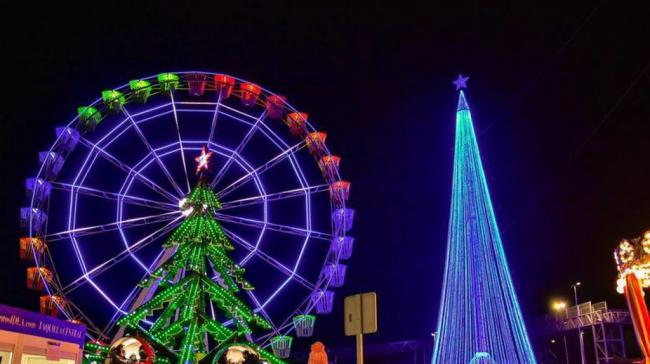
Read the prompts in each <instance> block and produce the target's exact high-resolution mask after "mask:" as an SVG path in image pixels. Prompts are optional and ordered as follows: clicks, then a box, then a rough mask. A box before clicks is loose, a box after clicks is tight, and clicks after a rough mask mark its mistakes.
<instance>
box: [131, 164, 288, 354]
mask: <svg viewBox="0 0 650 364" xmlns="http://www.w3.org/2000/svg"><path fill="white" fill-rule="evenodd" d="M204 168H206V169H207V163H206V164H205V167H204ZM200 170H201V168H199V172H200ZM220 207H221V204H220V203H219V200H218V199H217V196H216V194H215V193H214V191H213V190H212V189H211V188H210V186H209V184H208V183H207V182H206V178H205V177H204V176H201V178H200V182H199V183H198V185H197V186H196V187H195V188H194V189H193V190H192V191H191V193H190V194H189V196H188V197H187V198H186V199H185V200H184V201H183V203H182V206H181V209H182V211H184V213H185V214H186V216H187V217H186V218H185V220H184V221H183V223H182V224H181V225H180V226H179V227H178V228H177V229H176V230H175V231H174V232H173V233H172V234H171V236H170V237H169V238H168V239H167V240H166V242H165V243H164V246H166V247H170V248H173V247H175V248H176V251H175V253H174V254H173V255H172V256H171V257H170V259H169V260H168V261H167V262H165V263H164V264H162V265H161V266H160V267H158V268H157V269H156V270H155V271H154V272H152V274H151V275H150V276H149V277H147V278H145V279H144V280H143V281H142V282H140V287H143V288H145V287H152V286H153V285H154V284H157V286H156V288H155V289H156V293H155V294H154V295H153V297H151V299H149V300H148V301H147V302H145V303H144V304H142V305H140V306H139V307H137V308H136V309H135V310H133V311H132V312H130V313H129V314H127V315H125V316H124V317H122V318H121V319H120V320H119V321H118V325H120V326H126V327H127V328H128V329H130V330H132V331H135V332H137V333H139V334H141V335H143V336H145V337H146V338H147V339H149V340H151V341H152V342H154V343H156V344H158V345H162V346H164V347H166V348H168V349H169V350H170V352H174V353H176V354H177V356H178V357H177V360H176V362H178V363H182V364H185V363H191V362H193V361H195V360H196V358H197V357H202V356H204V355H205V354H207V353H208V351H209V350H213V351H215V352H216V351H217V350H219V349H220V348H222V347H224V346H225V345H228V344H230V343H242V342H243V343H245V344H246V345H249V346H251V347H255V348H256V349H257V350H259V352H260V355H261V356H262V357H263V358H265V359H266V360H268V361H269V362H271V363H273V364H281V363H283V361H282V360H280V359H278V358H276V357H274V356H273V355H272V354H270V353H269V352H267V351H264V350H261V349H260V348H259V347H256V346H255V345H254V344H253V343H250V342H248V340H247V339H246V337H247V336H248V335H249V334H251V333H252V332H253V329H255V328H257V329H262V330H269V329H271V328H272V327H271V324H270V323H269V322H268V321H267V320H265V319H264V318H263V317H261V316H258V315H257V314H256V313H254V312H253V310H252V309H251V308H250V307H249V306H248V305H247V304H246V303H244V302H243V301H242V300H241V299H239V298H238V296H237V294H238V293H241V291H242V290H244V291H246V290H252V289H254V288H253V286H252V285H251V284H250V283H249V282H248V281H247V280H246V279H245V278H244V273H245V270H244V269H243V268H242V267H240V266H239V265H238V264H237V263H235V262H234V261H232V259H231V258H230V257H229V255H228V253H229V252H231V251H232V250H234V247H233V245H232V244H231V242H230V241H229V240H228V238H227V237H226V235H225V234H224V232H223V229H222V228H221V226H220V225H219V223H218V222H217V221H216V219H215V218H214V216H215V213H216V212H217V210H218V209H219V208H220ZM210 303H212V304H213V305H214V307H215V308H218V310H219V311H220V313H221V315H222V316H221V319H228V320H231V321H232V325H230V326H228V327H227V326H225V325H223V324H222V323H221V322H220V321H217V320H215V319H214V318H213V317H212V316H211V315H209V314H208V313H207V308H208V307H209V305H210ZM145 319H152V320H153V324H152V325H151V326H149V328H148V329H145V328H144V327H143V325H141V322H142V321H143V320H145ZM208 338H210V339H211V341H212V342H213V343H214V345H210V348H209V347H208ZM172 361H174V360H172Z"/></svg>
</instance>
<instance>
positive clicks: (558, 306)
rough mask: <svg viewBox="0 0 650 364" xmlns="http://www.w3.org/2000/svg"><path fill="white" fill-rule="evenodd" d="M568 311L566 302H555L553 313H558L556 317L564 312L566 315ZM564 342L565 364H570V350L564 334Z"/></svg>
mask: <svg viewBox="0 0 650 364" xmlns="http://www.w3.org/2000/svg"><path fill="white" fill-rule="evenodd" d="M566 309H567V304H566V302H565V301H555V302H553V311H555V312H556V315H558V317H559V315H560V314H561V313H562V312H565V313H566ZM562 341H563V342H564V360H565V362H566V363H565V364H569V348H568V347H567V344H566V334H565V333H564V332H563V333H562Z"/></svg>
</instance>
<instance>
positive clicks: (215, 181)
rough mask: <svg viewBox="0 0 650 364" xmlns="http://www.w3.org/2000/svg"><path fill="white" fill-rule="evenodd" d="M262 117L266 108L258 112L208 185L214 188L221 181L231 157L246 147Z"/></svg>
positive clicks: (228, 166) (230, 163)
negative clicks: (255, 118) (253, 121)
mask: <svg viewBox="0 0 650 364" xmlns="http://www.w3.org/2000/svg"><path fill="white" fill-rule="evenodd" d="M264 119H266V110H264V111H263V112H262V114H260V116H259V117H258V118H257V120H255V123H254V124H253V126H251V128H250V129H249V130H248V132H247V133H246V135H244V138H243V139H242V140H241V141H240V142H239V145H238V146H237V148H236V149H235V150H234V151H233V152H232V154H231V155H230V158H228V160H227V161H226V163H224V164H223V165H222V166H221V169H219V172H217V174H216V175H215V176H214V178H213V179H212V182H210V186H211V187H212V188H214V187H215V186H216V185H217V184H218V183H219V181H221V178H223V176H224V175H225V174H226V172H227V171H228V168H230V165H232V162H233V159H234V158H235V156H236V155H239V154H241V152H242V150H244V148H245V147H246V145H247V144H248V142H249V141H250V140H251V138H252V137H253V135H255V131H256V130H257V127H258V126H259V125H260V124H261V123H263V122H264Z"/></svg>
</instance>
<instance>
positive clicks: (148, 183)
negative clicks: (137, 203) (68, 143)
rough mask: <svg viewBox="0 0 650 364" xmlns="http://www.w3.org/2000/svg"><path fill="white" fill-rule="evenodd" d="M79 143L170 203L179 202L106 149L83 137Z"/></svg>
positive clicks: (172, 195)
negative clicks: (95, 151) (132, 176)
mask: <svg viewBox="0 0 650 364" xmlns="http://www.w3.org/2000/svg"><path fill="white" fill-rule="evenodd" d="M79 142H80V143H81V144H82V145H85V146H86V147H88V148H89V149H91V150H97V151H99V152H100V154H99V155H101V156H102V158H104V159H105V160H107V161H108V162H110V163H111V164H113V165H114V166H116V167H117V168H119V169H121V170H122V171H124V172H126V173H128V174H132V175H134V177H135V178H136V179H137V180H138V181H140V182H141V183H142V184H144V185H145V186H147V187H149V188H151V189H152V190H153V191H155V192H157V193H158V194H160V195H161V196H163V197H165V198H166V199H168V200H169V201H172V202H177V201H178V197H176V196H174V194H172V193H170V192H169V191H167V190H166V189H164V188H162V187H160V186H159V185H158V184H156V183H155V182H153V181H152V180H150V179H149V178H147V177H145V176H144V175H142V174H140V172H138V171H136V170H134V169H133V168H131V167H129V166H128V165H126V164H124V163H122V162H121V161H120V160H119V159H117V158H116V157H115V156H113V155H112V154H110V153H108V152H107V151H106V150H105V149H104V148H102V147H100V146H98V145H97V144H95V143H93V142H91V141H90V140H88V139H86V138H84V137H83V136H82V137H80V138H79Z"/></svg>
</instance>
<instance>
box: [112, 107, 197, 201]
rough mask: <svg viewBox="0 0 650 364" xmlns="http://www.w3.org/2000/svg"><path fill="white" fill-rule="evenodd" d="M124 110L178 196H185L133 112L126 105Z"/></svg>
mask: <svg viewBox="0 0 650 364" xmlns="http://www.w3.org/2000/svg"><path fill="white" fill-rule="evenodd" d="M172 107H173V105H172ZM122 112H123V113H124V115H126V117H127V118H128V119H129V120H130V121H131V125H132V126H133V129H135V131H136V133H137V134H138V136H139V137H140V140H142V143H143V144H144V145H145V146H146V147H147V149H148V150H149V153H151V155H153V157H154V159H155V160H156V163H157V164H158V167H160V169H161V170H162V172H163V173H164V174H165V176H166V177H167V180H169V183H171V185H172V186H174V189H175V190H176V192H177V193H178V196H183V195H184V193H183V190H181V188H180V186H179V185H178V183H176V180H175V179H174V178H173V177H172V175H171V173H169V170H168V169H167V167H166V166H165V164H164V163H163V162H162V160H160V157H159V156H158V153H156V150H155V149H154V148H153V146H152V145H151V144H150V143H149V141H148V140H147V137H146V136H145V135H144V133H143V132H142V130H141V129H140V127H139V126H138V123H136V121H135V120H134V119H133V117H132V116H131V114H129V112H128V111H127V110H126V107H124V106H122ZM181 148H182V146H181Z"/></svg>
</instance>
